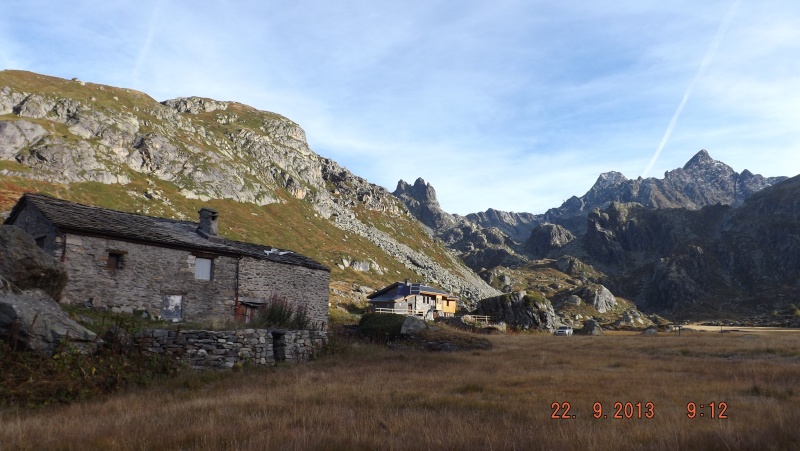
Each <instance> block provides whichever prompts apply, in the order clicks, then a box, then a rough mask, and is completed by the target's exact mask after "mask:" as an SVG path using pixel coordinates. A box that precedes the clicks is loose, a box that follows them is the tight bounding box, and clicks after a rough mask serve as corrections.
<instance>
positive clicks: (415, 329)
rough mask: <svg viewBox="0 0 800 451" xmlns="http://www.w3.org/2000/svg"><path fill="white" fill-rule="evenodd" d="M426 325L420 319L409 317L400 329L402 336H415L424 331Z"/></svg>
mask: <svg viewBox="0 0 800 451" xmlns="http://www.w3.org/2000/svg"><path fill="white" fill-rule="evenodd" d="M427 328H428V325H427V324H426V323H425V321H423V320H422V319H420V318H417V317H416V316H411V315H409V316H408V317H406V320H405V321H404V322H403V327H402V328H401V329H400V333H401V334H402V335H416V334H418V333H420V332H422V331H423V330H426V329H427Z"/></svg>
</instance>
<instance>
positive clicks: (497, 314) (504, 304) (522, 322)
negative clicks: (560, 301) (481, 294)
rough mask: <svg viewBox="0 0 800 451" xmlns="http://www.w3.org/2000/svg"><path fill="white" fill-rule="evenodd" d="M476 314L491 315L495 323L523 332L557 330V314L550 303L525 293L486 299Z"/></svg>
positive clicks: (479, 304)
mask: <svg viewBox="0 0 800 451" xmlns="http://www.w3.org/2000/svg"><path fill="white" fill-rule="evenodd" d="M475 313H476V314H477V315H489V316H491V317H493V318H494V320H495V321H498V322H500V321H502V322H504V323H506V324H508V325H509V326H512V327H518V328H520V329H523V330H529V329H532V330H541V331H547V332H554V331H555V330H556V323H557V320H556V313H555V311H554V310H553V305H552V304H551V303H550V301H549V300H547V299H545V298H543V297H541V296H537V295H528V294H527V293H525V292H524V291H518V292H514V293H509V294H504V295H502V296H495V297H492V298H488V299H484V300H482V301H480V302H479V303H478V307H477V310H476V311H475Z"/></svg>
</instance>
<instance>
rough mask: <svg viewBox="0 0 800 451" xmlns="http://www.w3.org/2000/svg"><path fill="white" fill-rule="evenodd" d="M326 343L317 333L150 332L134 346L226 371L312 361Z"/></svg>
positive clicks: (138, 337) (282, 331)
mask: <svg viewBox="0 0 800 451" xmlns="http://www.w3.org/2000/svg"><path fill="white" fill-rule="evenodd" d="M327 340H328V337H327V334H326V333H325V332H324V331H317V330H276V329H242V330H235V331H205V330H196V331H166V330H150V331H146V332H142V333H140V334H138V335H136V336H135V337H134V344H135V345H136V346H141V347H142V348H143V349H144V350H145V351H146V352H152V353H155V354H160V355H166V356H171V357H173V358H175V360H177V361H179V362H181V363H184V364H186V365H190V366H191V367H192V368H195V369H205V368H214V369H225V368H233V367H234V366H236V365H237V364H241V365H274V364H275V363H277V362H282V361H285V362H299V361H306V360H310V359H311V358H313V357H314V356H315V355H317V354H319V352H320V351H321V349H322V347H323V346H325V344H326V343H327Z"/></svg>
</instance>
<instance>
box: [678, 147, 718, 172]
mask: <svg viewBox="0 0 800 451" xmlns="http://www.w3.org/2000/svg"><path fill="white" fill-rule="evenodd" d="M718 163H720V162H719V161H717V160H715V159H713V158H711V155H709V153H708V151H707V150H706V149H700V151H699V152H697V153H696V154H695V155H694V156H693V157H692V158H691V159H690V160H689V161H687V162H686V164H685V165H683V169H685V170H689V169H692V168H696V167H702V166H707V165H710V164H718Z"/></svg>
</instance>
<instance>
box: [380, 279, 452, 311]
mask: <svg viewBox="0 0 800 451" xmlns="http://www.w3.org/2000/svg"><path fill="white" fill-rule="evenodd" d="M367 298H368V299H369V302H370V305H371V306H372V311H374V312H387V313H402V314H407V315H415V316H433V315H437V316H453V315H455V313H456V303H457V302H458V298H457V297H455V296H453V295H452V294H450V293H448V292H446V291H442V290H439V289H436V288H433V287H430V286H428V285H423V284H421V283H410V282H409V281H408V280H406V281H405V282H395V283H393V284H391V285H389V286H388V287H385V288H382V289H380V290H378V291H376V292H374V293H372V294H370V295H369V296H367Z"/></svg>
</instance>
